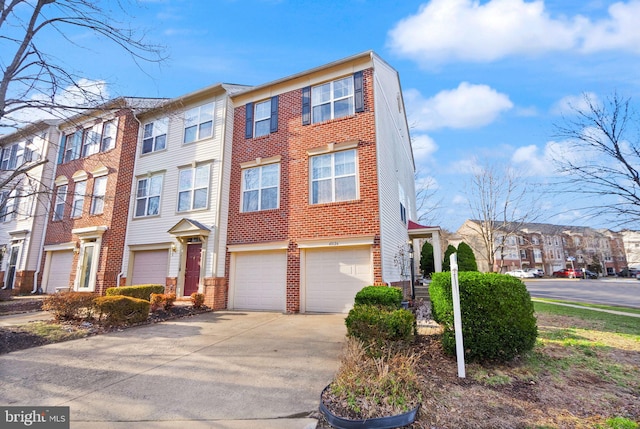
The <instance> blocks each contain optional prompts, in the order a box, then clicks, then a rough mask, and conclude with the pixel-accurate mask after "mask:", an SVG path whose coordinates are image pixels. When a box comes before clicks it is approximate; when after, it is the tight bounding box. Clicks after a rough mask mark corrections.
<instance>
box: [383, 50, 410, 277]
mask: <svg viewBox="0 0 640 429" xmlns="http://www.w3.org/2000/svg"><path fill="white" fill-rule="evenodd" d="M374 64H375V70H374V102H375V111H376V137H377V142H376V148H377V159H378V183H379V186H380V190H379V198H380V247H381V258H382V279H383V281H385V282H389V283H391V282H396V281H401V280H403V279H402V277H401V276H400V271H399V268H398V266H396V264H395V263H394V257H395V256H396V255H397V253H398V251H399V250H400V248H401V247H402V246H405V245H406V243H407V240H408V236H407V226H406V225H405V224H403V223H402V221H401V220H400V195H399V191H398V184H401V186H402V187H403V189H404V192H405V195H407V196H408V200H409V201H410V202H409V204H408V206H407V207H406V209H407V217H408V218H409V219H415V210H416V209H415V185H414V179H413V171H414V166H413V156H412V153H411V146H410V143H409V130H408V127H407V123H406V120H405V116H404V111H403V110H400V109H399V108H398V107H399V102H398V95H399V94H400V91H401V89H400V85H399V82H398V75H397V73H396V72H395V70H393V69H392V68H390V67H389V66H388V65H387V64H386V63H384V62H383V61H381V60H378V59H377V58H375V57H374Z"/></svg>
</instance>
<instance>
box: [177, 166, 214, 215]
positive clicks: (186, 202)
mask: <svg viewBox="0 0 640 429" xmlns="http://www.w3.org/2000/svg"><path fill="white" fill-rule="evenodd" d="M210 170H211V165H210V164H205V165H199V166H197V167H195V168H185V169H182V170H180V175H179V177H180V178H179V183H178V211H179V212H184V211H189V210H197V209H204V208H206V207H207V204H208V202H209V173H210Z"/></svg>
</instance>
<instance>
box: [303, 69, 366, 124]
mask: <svg viewBox="0 0 640 429" xmlns="http://www.w3.org/2000/svg"><path fill="white" fill-rule="evenodd" d="M355 112H364V97H363V73H362V72H361V71H359V72H356V73H354V74H353V76H347V77H344V78H342V79H337V80H334V81H332V82H327V83H324V84H322V85H317V86H314V87H313V88H311V87H306V88H302V124H303V125H308V124H310V123H314V124H315V123H317V122H322V121H327V120H329V119H336V118H341V117H343V116H348V115H353V114H354V113H355Z"/></svg>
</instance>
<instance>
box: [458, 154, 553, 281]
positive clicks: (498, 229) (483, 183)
mask: <svg viewBox="0 0 640 429" xmlns="http://www.w3.org/2000/svg"><path fill="white" fill-rule="evenodd" d="M467 194H468V195H467V196H468V200H469V209H470V213H471V215H472V217H473V220H472V221H471V222H467V225H468V226H469V228H470V229H471V231H470V232H469V234H465V235H466V236H463V238H464V239H465V240H466V241H467V243H468V244H469V245H470V246H471V247H472V248H473V250H474V251H475V252H477V253H478V254H479V255H481V257H482V258H483V259H485V260H486V261H487V264H488V269H489V270H490V271H493V270H494V269H495V267H496V262H497V264H498V268H499V270H500V271H501V270H502V268H503V267H504V260H505V255H506V251H507V250H508V248H509V247H510V246H511V245H510V242H511V241H512V240H516V239H517V237H518V235H519V234H520V233H521V230H522V229H523V227H524V225H525V224H527V223H530V222H534V221H535V220H536V219H538V218H539V217H540V216H541V211H540V210H539V208H538V207H537V206H538V204H537V197H536V193H535V192H531V189H530V185H529V184H528V182H527V181H526V178H524V177H522V176H521V175H519V174H518V173H517V172H515V171H514V170H513V169H512V168H511V167H509V166H506V167H498V166H496V165H491V164H488V163H487V164H485V165H483V166H481V167H480V168H479V170H478V171H477V172H476V173H475V174H474V175H473V177H472V178H471V181H470V183H469V187H468V191H467Z"/></svg>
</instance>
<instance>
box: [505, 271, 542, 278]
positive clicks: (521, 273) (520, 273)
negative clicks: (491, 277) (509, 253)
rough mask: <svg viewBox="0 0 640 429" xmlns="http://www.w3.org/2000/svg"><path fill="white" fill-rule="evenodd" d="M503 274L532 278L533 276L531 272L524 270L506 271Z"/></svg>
mask: <svg viewBox="0 0 640 429" xmlns="http://www.w3.org/2000/svg"><path fill="white" fill-rule="evenodd" d="M505 274H506V275H508V276H513V277H518V278H519V279H532V278H534V277H535V276H534V275H533V273H532V272H530V271H525V270H513V271H507V272H506V273H505Z"/></svg>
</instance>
